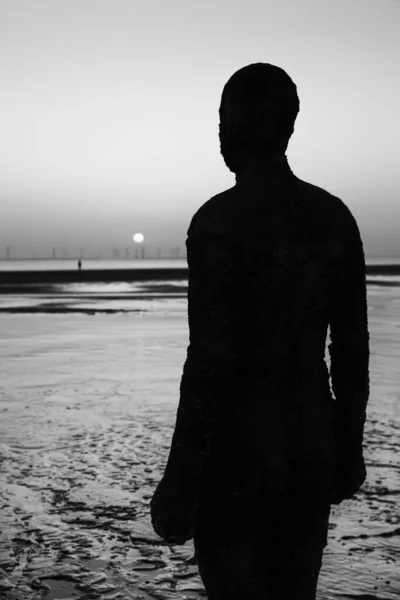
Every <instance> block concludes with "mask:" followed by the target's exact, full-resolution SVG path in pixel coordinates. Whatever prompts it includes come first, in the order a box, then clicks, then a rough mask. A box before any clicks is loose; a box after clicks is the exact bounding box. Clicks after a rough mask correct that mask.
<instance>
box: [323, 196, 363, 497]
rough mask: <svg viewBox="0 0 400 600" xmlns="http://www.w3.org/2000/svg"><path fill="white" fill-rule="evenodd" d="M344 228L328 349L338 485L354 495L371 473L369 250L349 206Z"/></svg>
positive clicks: (346, 495)
mask: <svg viewBox="0 0 400 600" xmlns="http://www.w3.org/2000/svg"><path fill="white" fill-rule="evenodd" d="M342 231H343V238H342V243H343V247H344V253H343V255H342V258H341V260H340V261H339V262H338V264H337V269H336V277H335V278H334V280H333V282H332V289H331V297H330V336H331V344H330V345H329V352H330V358H331V369H330V371H331V381H332V389H333V392H334V394H335V398H336V408H337V411H336V414H337V431H336V433H337V448H338V478H339V485H342V488H343V490H342V493H343V497H351V495H352V494H353V493H354V492H355V491H357V488H358V487H360V485H362V483H363V481H364V480H365V475H366V473H365V467H364V462H363V435H364V425H365V421H366V409H367V403H368V399H369V355H370V351H369V332H368V312H367V287H366V268H365V256H364V251H363V244H362V240H361V236H360V232H359V229H358V226H357V223H356V220H355V219H354V217H353V215H352V214H351V213H350V211H349V209H348V208H347V207H346V223H345V226H344V228H343V230H342ZM352 469H353V472H352ZM341 478H342V480H343V481H341V482H340V479H341ZM352 478H353V482H351V481H350V479H352ZM345 480H346V481H345ZM346 486H347V487H348V489H347V490H346Z"/></svg>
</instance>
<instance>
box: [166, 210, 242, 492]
mask: <svg viewBox="0 0 400 600" xmlns="http://www.w3.org/2000/svg"><path fill="white" fill-rule="evenodd" d="M195 217H196V215H195ZM195 217H194V218H193V219H192V222H191V224H190V227H189V229H188V232H187V233H188V237H187V240H186V248H187V262H188V268H189V287H188V322H189V346H188V348H187V357H186V361H185V364H184V367H183V374H182V378H181V383H180V400H179V406H178V410H177V415H176V425H175V431H174V434H173V438H172V444H171V449H170V454H169V458H168V462H167V466H166V470H165V472H166V474H167V475H168V476H170V477H171V478H172V479H175V480H179V482H180V484H181V485H183V486H184V487H185V488H186V489H187V490H188V492H189V493H190V495H192V496H193V497H197V494H198V489H199V485H200V481H201V475H202V472H203V467H204V465H205V462H206V461H207V459H208V458H209V457H210V452H211V449H212V440H213V436H214V435H215V434H216V432H217V429H218V426H219V424H220V423H221V421H222V420H223V419H224V417H226V411H228V410H229V409H230V408H232V407H230V402H232V401H233V398H234V394H235V388H236V386H237V381H238V378H239V372H240V358H239V357H240V351H241V348H240V334H239V331H240V319H241V317H242V313H241V306H240V297H241V292H240V290H239V282H238V281H237V279H236V277H235V270H234V269H233V268H232V267H231V265H232V264H233V261H232V257H231V256H229V253H230V249H229V248H227V247H226V246H225V245H224V244H225V242H224V239H225V238H224V237H223V236H221V235H218V234H216V233H210V232H209V231H208V230H207V228H206V226H204V225H203V226H202V225H200V224H198V223H197V222H196V218H195ZM224 257H226V258H227V260H226V262H225V261H224Z"/></svg>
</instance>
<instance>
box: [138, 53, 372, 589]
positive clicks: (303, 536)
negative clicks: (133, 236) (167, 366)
mask: <svg viewBox="0 0 400 600" xmlns="http://www.w3.org/2000/svg"><path fill="white" fill-rule="evenodd" d="M298 111H299V100H298V96H297V89H296V86H295V84H294V83H293V81H292V80H291V79H290V77H289V76H288V75H287V74H286V72H285V71H283V70H282V69H280V68H278V67H275V66H273V65H270V64H264V63H257V64H252V65H249V66H247V67H244V68H242V69H240V70H239V71H237V72H236V73H235V74H234V75H233V76H232V77H231V78H230V79H229V81H228V82H227V84H226V85H225V87H224V89H223V93H222V98H221V106H220V142H221V153H222V156H223V158H224V160H225V163H226V165H227V166H228V168H229V169H230V170H231V171H232V172H233V173H235V174H236V184H235V185H234V187H232V188H230V189H228V190H227V191H224V192H222V193H221V194H217V195H216V196H214V197H213V198H211V199H210V200H209V201H207V202H205V204H203V205H202V206H201V207H200V208H199V210H198V211H197V212H196V213H195V215H194V216H193V218H192V220H191V223H190V226H189V229H188V232H187V234H188V237H187V240H186V245H187V260H188V267H189V288H188V316H189V330H190V343H189V346H188V349H187V358H186V362H185V364H184V367H183V375H182V380H181V384H180V402H179V407H178V410H177V415H176V425H175V432H174V435H173V438H172V444H171V449H170V453H169V458H168V462H167V466H166V468H165V473H164V475H163V477H162V480H161V481H160V483H159V484H158V486H157V488H156V490H155V492H154V495H153V498H152V500H151V503H150V508H151V517H152V524H153V527H154V530H155V531H156V533H158V534H159V535H160V536H161V537H162V538H164V539H165V540H167V541H169V542H172V543H177V544H182V543H185V541H187V540H189V539H190V538H192V537H193V540H194V546H195V556H196V559H197V564H198V568H199V572H200V575H201V578H202V580H203V583H204V585H205V588H206V592H207V594H208V598H209V599H210V600H216V599H219V600H221V599H229V600H233V599H235V598H241V599H245V600H252V599H257V600H258V599H260V600H261V599H267V598H271V599H272V600H276V599H278V598H279V599H284V600H289V599H290V600H294V599H296V600H299V599H302V600H303V599H304V600H313V599H314V598H315V594H316V587H317V581H318V575H319V570H320V566H321V561H322V555H323V548H324V547H325V546H326V544H327V532H328V520H329V515H330V508H331V505H332V504H339V503H340V502H342V501H343V500H344V499H345V498H351V497H352V496H353V495H354V494H355V493H356V492H357V491H358V490H359V488H360V486H361V485H362V484H363V482H364V481H365V478H366V469H365V464H364V459H363V431H364V423H365V419H366V406H367V402H368V397H369V333H368V321H367V296H366V279H365V258H364V252H363V245H362V240H361V238H360V233H359V229H358V226H357V223H356V221H355V219H354V217H353V215H352V214H351V212H350V210H349V209H348V208H347V206H346V205H345V204H344V203H343V201H342V200H340V199H339V198H337V197H336V196H333V195H332V194H330V193H329V192H327V191H325V190H323V189H321V188H319V187H317V186H314V185H312V184H310V183H306V182H304V181H302V180H300V179H299V178H298V177H296V176H295V175H294V174H293V173H292V171H291V169H290V167H289V165H288V162H287V159H286V155H285V153H286V149H287V145H288V141H289V138H290V136H291V134H292V133H293V130H294V122H295V119H296V116H297V113H298ZM328 326H329V329H330V338H331V343H330V345H329V353H330V361H331V369H330V375H331V382H332V389H333V393H334V397H333V394H332V393H331V389H330V385H329V370H328V367H327V364H326V362H325V347H326V339H327V333H328Z"/></svg>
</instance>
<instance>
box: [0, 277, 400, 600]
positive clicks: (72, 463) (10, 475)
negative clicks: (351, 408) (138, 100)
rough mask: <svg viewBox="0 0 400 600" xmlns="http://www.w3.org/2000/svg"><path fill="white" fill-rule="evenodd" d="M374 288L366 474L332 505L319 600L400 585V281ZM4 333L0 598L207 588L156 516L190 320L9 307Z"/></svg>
mask: <svg viewBox="0 0 400 600" xmlns="http://www.w3.org/2000/svg"><path fill="white" fill-rule="evenodd" d="M368 294H369V298H368V301H369V321H370V333H371V400H370V404H369V409H368V423H367V427H366V435H365V456H366V462H367V469H368V480H367V482H366V484H365V485H364V487H363V489H362V490H361V491H360V492H359V493H358V494H357V497H356V498H355V499H354V500H352V501H347V502H345V503H343V504H342V505H341V506H340V507H334V508H333V511H332V516H331V523H330V531H329V543H328V546H327V548H326V549H325V554H324V562H323V568H322V571H321V575H320V583H319V593H318V598H319V599H320V600H322V599H324V600H328V599H329V598H331V599H337V598H359V599H360V600H361V599H363V598H364V599H366V598H368V599H369V598H379V599H387V600H394V599H398V598H399V596H400V576H399V574H398V568H397V565H396V563H395V560H396V553H397V554H398V552H399V548H400V544H399V540H400V515H399V510H398V508H399V495H400V453H399V450H400V448H399V439H400V438H399V429H400V403H399V399H400V370H399V368H398V356H399V351H400V292H399V288H396V287H381V288H380V287H375V286H374V287H371V288H369V290H368ZM0 331H1V334H0V360H1V365H2V382H3V387H2V391H1V392H0V415H1V424H0V458H1V463H0V506H1V512H0V515H1V516H0V524H1V526H0V529H1V534H0V596H1V597H2V598H4V599H5V600H11V599H12V600H39V599H41V598H47V599H50V600H56V599H58V598H60V599H61V598H64V599H66V598H80V599H87V600H89V598H90V599H91V598H100V599H101V600H106V599H107V600H111V599H113V600H114V599H118V600H122V599H131V598H143V599H149V598H160V599H161V598H162V599H164V598H165V599H167V598H178V599H184V598H186V599H189V598H192V599H194V598H201V597H204V596H205V594H204V589H203V586H202V583H201V580H200V577H199V575H198V572H197V567H196V565H195V564H193V543H192V541H190V542H187V543H186V544H185V546H173V545H168V544H165V543H164V542H163V540H161V539H160V538H159V537H158V536H157V535H156V534H155V533H154V532H153V531H152V528H151V523H150V515H149V500H150V498H151V495H152V493H153V491H154V488H155V486H156V484H157V482H158V481H159V479H160V477H161V475H162V472H163V468H164V466H165V462H166V459H167V456H168V450H169V445H170V441H171V436H172V432H173V427H174V423H175V414H176V408H177V404H178V399H179V383H180V377H181V372H182V367H183V363H184V360H185V357H186V348H187V344H188V329H187V318H186V315H185V314H178V315H177V316H161V315H154V314H146V313H140V315H139V314H135V313H125V314H113V315H103V314H95V315H93V316H89V315H85V314H57V315H54V314H2V315H0ZM328 362H329V361H328ZM368 594H369V596H368Z"/></svg>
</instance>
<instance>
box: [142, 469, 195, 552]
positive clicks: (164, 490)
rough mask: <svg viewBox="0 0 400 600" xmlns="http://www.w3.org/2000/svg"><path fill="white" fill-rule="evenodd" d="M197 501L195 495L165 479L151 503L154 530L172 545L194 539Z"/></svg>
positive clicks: (159, 485)
mask: <svg viewBox="0 0 400 600" xmlns="http://www.w3.org/2000/svg"><path fill="white" fill-rule="evenodd" d="M195 511H196V501H195V498H194V497H193V494H192V495H191V494H189V493H188V491H187V490H184V489H182V488H181V487H180V486H179V484H173V483H171V482H168V481H167V479H166V478H165V477H164V478H163V479H162V480H161V481H160V483H159V484H158V486H157V488H156V490H155V492H154V494H153V497H152V499H151V501H150V514H151V523H152V525H153V529H154V531H155V533H156V534H157V535H159V536H160V537H162V538H163V539H164V540H165V541H166V542H169V543H172V544H180V545H182V544H185V542H187V541H188V540H190V539H191V538H192V537H193V529H194V515H195Z"/></svg>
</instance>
